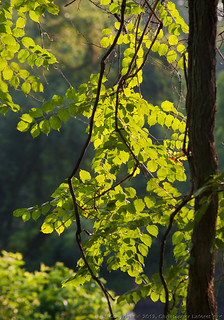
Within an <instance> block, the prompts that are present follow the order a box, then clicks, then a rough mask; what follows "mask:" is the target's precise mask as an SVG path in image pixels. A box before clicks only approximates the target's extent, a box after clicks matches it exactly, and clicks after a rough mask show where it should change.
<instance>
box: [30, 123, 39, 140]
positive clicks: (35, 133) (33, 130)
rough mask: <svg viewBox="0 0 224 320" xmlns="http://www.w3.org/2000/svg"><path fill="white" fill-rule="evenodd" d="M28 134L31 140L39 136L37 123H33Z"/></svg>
mask: <svg viewBox="0 0 224 320" xmlns="http://www.w3.org/2000/svg"><path fill="white" fill-rule="evenodd" d="M30 133H31V135H32V137H33V138H36V137H38V136H39V134H40V129H39V126H38V124H37V123H35V124H34V125H33V126H32V127H31V129H30Z"/></svg>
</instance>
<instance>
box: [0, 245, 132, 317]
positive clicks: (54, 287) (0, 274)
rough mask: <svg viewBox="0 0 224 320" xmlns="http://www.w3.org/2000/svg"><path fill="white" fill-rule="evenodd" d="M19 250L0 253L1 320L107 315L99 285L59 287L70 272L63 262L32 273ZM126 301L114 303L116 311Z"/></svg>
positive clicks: (124, 309)
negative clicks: (25, 266) (118, 303)
mask: <svg viewBox="0 0 224 320" xmlns="http://www.w3.org/2000/svg"><path fill="white" fill-rule="evenodd" d="M23 266H24V261H23V257H22V255H21V254H20V253H9V252H6V251H3V252H2V256H0V315H1V320H9V319H11V320H31V319H32V320H33V319H38V320H48V319H54V320H59V319H60V320H63V319H75V320H81V319H107V316H106V315H107V303H106V299H105V298H104V296H103V294H102V292H101V290H100V288H99V287H98V286H97V285H96V284H95V283H94V282H90V283H87V284H86V285H84V286H80V287H78V288H74V287H72V286H67V287H64V288H62V286H61V282H62V280H64V279H66V278H68V277H70V276H71V274H72V273H73V271H72V270H70V269H68V268H66V267H65V266H64V265H63V263H59V262H58V263H56V265H55V266H54V267H52V268H50V267H47V266H45V265H44V264H42V265H41V268H40V271H36V272H34V273H31V272H27V271H26V270H25V269H24V267H23ZM130 310H131V306H128V305H124V304H123V305H115V314H116V315H122V314H126V313H127V312H128V311H130Z"/></svg>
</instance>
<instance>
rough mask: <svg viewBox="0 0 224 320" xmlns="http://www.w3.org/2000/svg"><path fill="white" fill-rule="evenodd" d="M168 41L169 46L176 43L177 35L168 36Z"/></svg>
mask: <svg viewBox="0 0 224 320" xmlns="http://www.w3.org/2000/svg"><path fill="white" fill-rule="evenodd" d="M168 42H169V44H170V45H171V46H172V45H175V44H177V43H178V38H177V36H175V35H171V36H169V38H168Z"/></svg>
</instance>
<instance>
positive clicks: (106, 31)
mask: <svg viewBox="0 0 224 320" xmlns="http://www.w3.org/2000/svg"><path fill="white" fill-rule="evenodd" d="M109 1H110V0H109ZM102 34H103V35H106V34H111V29H109V28H106V29H103V30H102Z"/></svg>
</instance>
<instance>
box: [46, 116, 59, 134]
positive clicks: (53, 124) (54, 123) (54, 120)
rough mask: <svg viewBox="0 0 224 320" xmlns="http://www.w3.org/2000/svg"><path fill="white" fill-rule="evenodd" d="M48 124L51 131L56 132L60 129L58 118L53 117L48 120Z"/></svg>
mask: <svg viewBox="0 0 224 320" xmlns="http://www.w3.org/2000/svg"><path fill="white" fill-rule="evenodd" d="M49 123H50V126H51V128H52V129H54V130H58V131H59V129H60V128H61V120H60V118H59V117H58V116H56V115H53V116H51V117H50V119H49Z"/></svg>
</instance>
